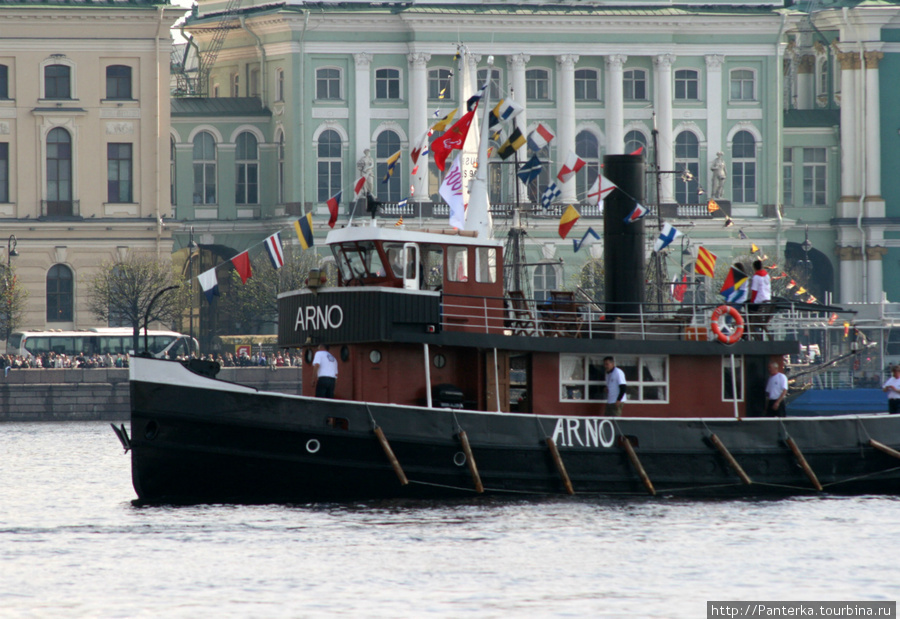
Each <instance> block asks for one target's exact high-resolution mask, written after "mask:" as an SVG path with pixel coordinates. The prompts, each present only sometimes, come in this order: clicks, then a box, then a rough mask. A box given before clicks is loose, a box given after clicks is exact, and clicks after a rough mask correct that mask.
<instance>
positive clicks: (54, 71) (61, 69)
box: [44, 64, 72, 99]
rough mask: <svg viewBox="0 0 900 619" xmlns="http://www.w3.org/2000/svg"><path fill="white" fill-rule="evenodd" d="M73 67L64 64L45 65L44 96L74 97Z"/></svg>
mask: <svg viewBox="0 0 900 619" xmlns="http://www.w3.org/2000/svg"><path fill="white" fill-rule="evenodd" d="M71 75H72V69H71V67H68V66H66V65H64V64H48V65H47V66H46V67H44V98H45V99H71V98H72V81H71Z"/></svg>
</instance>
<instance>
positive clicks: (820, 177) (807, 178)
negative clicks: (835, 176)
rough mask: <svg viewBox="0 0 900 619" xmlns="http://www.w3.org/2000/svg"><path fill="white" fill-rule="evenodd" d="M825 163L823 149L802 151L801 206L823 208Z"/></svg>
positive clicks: (824, 202) (825, 179)
mask: <svg viewBox="0 0 900 619" xmlns="http://www.w3.org/2000/svg"><path fill="white" fill-rule="evenodd" d="M826 165H827V161H826V158H825V149H824V148H804V149H803V206H825V204H826V194H827V187H828V184H827V180H828V177H827V171H828V168H827V167H826Z"/></svg>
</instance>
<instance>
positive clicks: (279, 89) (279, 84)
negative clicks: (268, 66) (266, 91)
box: [275, 69, 284, 101]
mask: <svg viewBox="0 0 900 619" xmlns="http://www.w3.org/2000/svg"><path fill="white" fill-rule="evenodd" d="M275 100H276V101H284V69H276V70H275Z"/></svg>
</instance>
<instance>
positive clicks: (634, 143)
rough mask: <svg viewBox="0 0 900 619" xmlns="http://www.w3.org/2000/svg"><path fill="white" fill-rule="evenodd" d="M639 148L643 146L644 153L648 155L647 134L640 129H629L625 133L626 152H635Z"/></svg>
mask: <svg viewBox="0 0 900 619" xmlns="http://www.w3.org/2000/svg"><path fill="white" fill-rule="evenodd" d="M639 148H643V149H644V150H643V151H642V152H643V155H644V156H645V157H646V156H647V136H645V135H644V134H643V133H641V132H640V131H629V132H628V133H626V134H625V152H626V153H633V152H634V151H636V150H637V149H639Z"/></svg>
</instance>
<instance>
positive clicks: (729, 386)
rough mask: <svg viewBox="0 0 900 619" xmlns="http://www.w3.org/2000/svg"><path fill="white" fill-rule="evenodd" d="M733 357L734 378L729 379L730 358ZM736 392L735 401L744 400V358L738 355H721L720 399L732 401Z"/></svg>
mask: <svg viewBox="0 0 900 619" xmlns="http://www.w3.org/2000/svg"><path fill="white" fill-rule="evenodd" d="M732 359H734V380H733V381H732V380H731V360H732ZM735 393H737V401H738V402H743V400H744V358H743V357H739V356H734V355H731V356H725V355H723V356H722V401H723V402H733V401H734V399H735V398H734V394H735Z"/></svg>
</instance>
